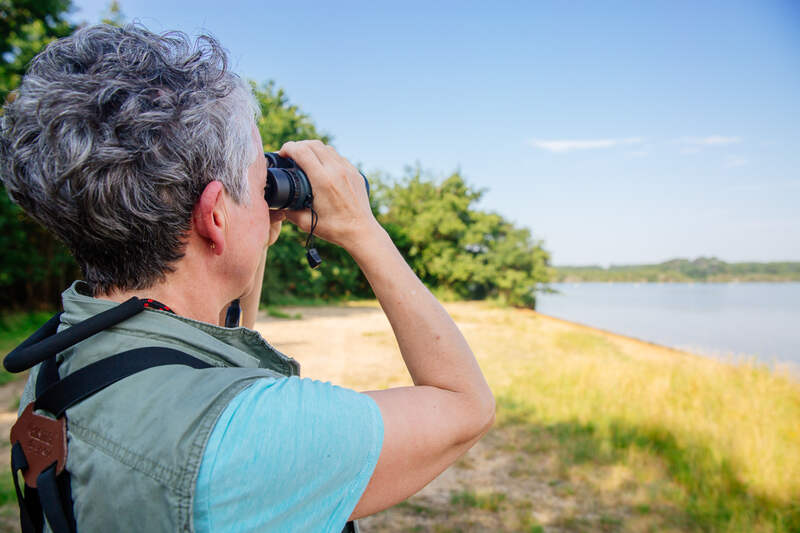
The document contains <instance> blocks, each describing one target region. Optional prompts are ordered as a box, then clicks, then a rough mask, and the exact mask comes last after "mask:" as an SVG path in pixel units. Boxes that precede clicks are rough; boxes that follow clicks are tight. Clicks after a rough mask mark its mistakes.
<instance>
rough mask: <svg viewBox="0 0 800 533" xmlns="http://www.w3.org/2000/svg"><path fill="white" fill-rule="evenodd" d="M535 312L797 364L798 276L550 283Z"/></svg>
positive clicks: (685, 345)
mask: <svg viewBox="0 0 800 533" xmlns="http://www.w3.org/2000/svg"><path fill="white" fill-rule="evenodd" d="M552 287H553V288H554V289H556V290H558V291H559V292H560V294H541V295H539V296H538V299H537V306H536V307H537V311H540V312H542V313H544V314H546V315H551V316H555V317H559V318H563V319H565V320H570V321H574V322H580V323H582V324H586V325H588V326H594V327H597V328H601V329H605V330H609V331H613V332H615V333H620V334H622V335H628V336H631V337H636V338H639V339H643V340H647V341H651V342H655V343H658V344H663V345H666V346H672V347H675V348H680V349H684V350H689V351H693V352H696V353H702V354H706V355H714V356H729V355H752V356H756V357H757V358H758V359H759V360H761V361H765V362H769V363H772V362H776V361H789V362H792V363H800V283H554V284H553V285H552Z"/></svg>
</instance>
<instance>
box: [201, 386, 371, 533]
mask: <svg viewBox="0 0 800 533" xmlns="http://www.w3.org/2000/svg"><path fill="white" fill-rule="evenodd" d="M382 442H383V421H382V418H381V414H380V410H379V409H378V407H377V404H376V403H375V402H374V401H373V400H372V399H371V398H370V397H369V396H367V395H365V394H362V393H359V392H357V391H354V390H350V389H346V388H344V387H339V386H336V385H332V384H331V383H328V382H322V381H316V380H312V379H308V378H302V379H301V378H298V377H286V378H277V379H270V380H258V381H256V382H254V383H253V384H251V385H250V386H249V387H248V388H247V389H245V390H243V391H241V392H240V393H239V394H238V395H237V396H236V397H235V398H234V399H233V400H232V401H231V402H230V403H229V405H228V407H227V408H226V409H225V411H224V412H223V413H222V415H221V416H220V418H219V419H218V420H217V423H216V426H215V428H214V430H213V432H212V434H211V436H210V438H209V441H208V445H207V447H206V451H205V454H204V456H203V460H202V463H201V467H200V473H199V476H198V480H197V495H198V497H197V501H196V503H195V513H196V515H195V516H196V519H197V520H198V521H199V522H200V523H205V524H208V525H209V526H210V527H209V529H208V530H214V529H215V528H214V526H215V525H219V524H223V523H227V522H228V521H229V520H241V519H242V517H244V516H246V517H247V521H252V523H257V524H258V525H259V527H261V526H264V528H265V529H269V530H281V531H292V530H329V527H327V526H325V524H328V525H329V522H330V521H331V520H333V523H335V524H338V523H339V522H341V524H339V525H338V529H341V526H342V525H344V522H345V521H346V520H347V517H348V516H349V515H350V513H351V512H352V510H353V508H354V507H355V505H356V503H357V502H358V499H359V498H360V496H361V494H362V493H363V491H364V489H365V487H366V485H367V482H368V481H369V479H370V476H371V475H372V472H373V470H374V469H375V465H376V464H377V461H378V457H379V455H380V451H381V446H382ZM243 480H246V482H243ZM254 499H258V500H259V501H263V502H265V505H264V507H255V508H253V506H251V505H250V506H249V509H245V508H244V507H247V506H242V508H240V506H239V505H235V504H233V503H232V502H252V501H254ZM237 513H238V514H237ZM298 520H299V521H303V524H300V522H297V521H298ZM305 521H308V523H306V522H305ZM312 524H313V525H312ZM267 526H269V527H267ZM201 530H204V529H202V528H199V529H198V531H201Z"/></svg>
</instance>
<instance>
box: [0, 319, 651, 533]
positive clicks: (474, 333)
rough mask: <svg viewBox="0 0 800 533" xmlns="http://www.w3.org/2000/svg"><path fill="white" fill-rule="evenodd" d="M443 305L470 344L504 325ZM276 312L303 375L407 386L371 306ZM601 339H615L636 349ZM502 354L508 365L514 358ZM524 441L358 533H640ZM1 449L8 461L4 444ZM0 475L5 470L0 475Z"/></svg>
mask: <svg viewBox="0 0 800 533" xmlns="http://www.w3.org/2000/svg"><path fill="white" fill-rule="evenodd" d="M446 307H447V309H448V311H449V312H450V313H451V315H452V316H453V317H454V319H455V320H456V321H457V323H458V324H459V327H461V329H462V331H463V332H464V334H465V335H466V336H467V337H468V338H470V337H472V338H473V339H481V338H482V337H483V335H484V333H485V332H486V331H487V327H489V325H490V324H492V322H491V321H492V320H495V321H496V322H497V321H500V322H502V323H503V324H505V323H506V321H507V320H508V319H507V318H506V315H503V312H501V311H494V310H492V309H491V308H487V307H486V306H477V305H476V304H470V303H456V304H448V305H447V306H446ZM282 311H284V312H286V313H288V314H290V315H293V314H300V315H302V318H300V319H281V318H272V317H268V316H267V315H266V314H265V313H262V315H261V316H260V318H259V320H258V321H257V324H256V329H257V330H258V331H260V332H261V334H262V335H263V336H264V337H265V338H266V339H267V340H268V341H269V342H270V343H272V344H273V345H274V346H275V347H276V348H278V349H279V350H281V351H283V352H284V353H286V354H287V355H291V356H292V357H294V358H295V359H297V360H298V361H299V362H300V363H301V365H302V376H303V377H309V378H313V379H318V380H322V381H330V382H332V383H334V384H336V385H341V386H345V387H349V388H354V389H356V390H369V389H380V388H385V387H390V386H398V385H410V384H411V379H410V377H409V376H408V373H407V371H406V369H405V366H404V364H403V362H402V358H401V356H400V353H399V350H398V348H397V344H396V342H395V340H394V336H393V334H392V331H391V327H390V325H389V322H388V320H387V319H386V317H385V316H384V314H383V312H382V310H381V309H380V307H378V306H377V304H368V303H367V304H351V305H349V306H346V307H312V308H308V307H305V308H283V309H282ZM534 315H535V316H536V317H541V319H542V320H544V321H548V322H547V323H548V324H549V327H551V328H554V329H559V330H560V329H564V330H567V329H570V328H572V329H574V328H576V327H577V328H582V327H581V326H575V325H574V324H568V323H562V322H561V321H556V320H554V319H550V318H548V317H542V316H541V315H536V314H534ZM537 320H538V318H537ZM497 323H499V322H497ZM495 325H497V324H495ZM585 329H587V330H588V329H591V328H585ZM592 331H594V332H596V333H597V332H598V331H597V330H592ZM600 333H602V334H603V336H605V337H607V338H608V339H610V340H611V341H612V342H615V343H617V342H618V343H630V342H632V343H638V341H635V340H632V339H627V338H625V337H620V336H616V335H613V334H609V333H605V332H600ZM470 342H471V343H472V342H473V340H472V339H470ZM509 342H513V339H510V340H509ZM476 344H480V342H477V343H476ZM523 355H524V354H520V355H519V356H520V357H522V356H523ZM509 357H510V358H511V359H510V360H512V359H513V357H515V356H514V355H513V354H511V355H509ZM479 361H481V357H480V354H479ZM481 364H482V365H483V363H481ZM23 384H24V380H23V381H17V382H14V383H11V384H8V385H6V386H4V387H0V431H3V432H4V433H3V434H4V435H7V434H8V430H9V428H10V426H11V424H12V423H13V420H14V418H15V416H16V409H15V407H14V405H15V402H16V400H17V399H18V397H19V394H20V393H21V391H22V387H23ZM2 440H3V441H5V439H2ZM531 442H532V441H531V438H530V435H525V434H522V433H521V432H520V430H519V428H514V427H509V428H495V429H493V430H492V431H491V432H490V433H489V434H488V435H487V436H486V437H485V438H484V439H483V440H482V441H481V442H479V443H478V444H477V445H476V446H475V447H474V448H473V449H472V450H470V452H468V453H467V455H465V456H464V457H463V458H461V459H460V460H459V461H457V462H456V464H454V465H453V466H452V467H451V468H449V469H448V470H447V471H445V472H444V473H443V474H442V475H440V476H439V477H438V478H437V479H436V480H434V481H433V482H432V483H430V484H429V485H428V486H427V487H425V488H424V489H423V490H422V491H421V492H420V493H418V494H417V495H415V496H414V497H412V498H410V499H409V500H408V501H406V502H404V503H402V504H400V505H398V506H395V507H394V508H392V509H389V510H387V511H384V512H383V513H379V514H377V515H375V516H372V517H369V518H367V519H364V520H362V521H360V524H361V528H362V531H363V532H364V533H369V532H383V531H398V532H399V531H434V532H456V531H464V532H468V531H469V532H471V531H476V532H477V531H524V532H527V533H537V532H539V533H541V532H544V531H547V532H548V533H550V532H553V533H555V532H562V531H595V530H602V531H617V530H620V528H619V524H621V523H622V522H623V521H624V522H625V523H626V525H627V527H625V528H624V530H635V531H644V530H648V529H649V528H651V527H652V526H653V525H654V524H652V523H651V524H646V523H642V524H637V523H636V521H637V520H638V519H639V518H638V517H635V516H630V512H629V511H628V510H626V509H629V508H630V506H626V505H620V504H619V502H618V501H614V500H613V499H609V498H608V497H606V496H602V495H600V494H599V493H597V492H596V491H595V489H593V488H592V487H593V486H597V484H593V483H587V482H586V480H570V479H569V476H565V473H564V472H563V470H559V468H560V466H559V460H558V457H557V446H556V445H555V444H553V445H552V446H551V445H548V443H547V441H546V439H545V440H542V438H540V439H539V440H538V441H536V444H535V447H531V446H532V445H531ZM0 453H5V454H6V457H7V456H8V445H7V444H5V442H4V443H3V445H2V449H0ZM7 468H8V467H7V466H6V467H5V469H4V470H7ZM595 474H596V476H597V477H598V479H599V478H604V479H605V478H610V479H613V480H615V481H614V482H617V483H625V482H626V476H628V475H629V473H626V472H613V471H610V470H609V471H605V470H603V471H598V472H596V473H595ZM0 475H7V473H6V472H0ZM605 482H606V481H604V483H605ZM14 507H15V506H14ZM15 513H16V509H12V506H11V505H6V506H4V507H3V508H2V513H0V531H13V530H14V529H6V528H7V527H9V526H8V525H7V524H9V523H14V520H15V518H14V517H13V516H12V515H13V514H15ZM539 524H543V526H542V525H539ZM631 526H632V527H631ZM655 526H656V527H655V529H663V528H659V527H658V524H655Z"/></svg>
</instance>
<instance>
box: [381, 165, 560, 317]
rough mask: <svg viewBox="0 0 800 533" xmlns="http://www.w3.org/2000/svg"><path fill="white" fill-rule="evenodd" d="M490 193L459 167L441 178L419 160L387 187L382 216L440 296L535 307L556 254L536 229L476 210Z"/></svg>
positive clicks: (426, 281)
mask: <svg viewBox="0 0 800 533" xmlns="http://www.w3.org/2000/svg"><path fill="white" fill-rule="evenodd" d="M482 195H483V191H481V190H476V189H473V188H471V187H470V186H469V185H467V183H466V182H465V181H464V179H463V177H462V176H461V175H460V174H459V173H458V172H455V173H453V174H451V175H450V176H449V177H448V178H447V179H445V180H444V181H442V182H441V183H437V182H436V181H434V180H432V179H430V178H426V177H424V176H423V175H422V172H421V170H420V168H419V167H417V168H416V169H409V173H408V175H407V176H406V177H405V178H404V179H403V180H401V181H400V182H397V183H395V184H393V185H391V186H388V187H386V186H384V187H383V190H382V191H381V192H380V196H381V201H382V203H383V205H385V206H386V208H385V209H386V210H385V212H384V213H382V214H381V215H380V217H379V220H380V222H381V223H382V224H383V225H384V227H386V228H387V229H391V231H392V233H393V236H394V238H395V240H396V243H397V244H398V248H400V250H401V252H403V254H404V255H405V257H406V259H407V261H408V263H409V265H410V266H411V268H412V269H414V271H415V272H416V273H417V275H419V276H420V278H421V279H422V280H423V281H424V282H425V283H426V285H428V286H429V287H431V288H432V289H433V290H435V291H438V292H439V294H440V295H442V296H450V297H455V298H466V299H485V298H493V299H496V300H498V301H501V302H503V303H506V304H510V305H515V306H521V307H530V308H533V307H534V306H535V304H536V290H537V289H538V288H540V287H541V286H542V285H543V284H545V283H547V282H548V281H549V277H550V274H549V269H548V263H549V260H550V257H549V254H548V253H547V252H546V251H545V250H544V249H543V248H542V246H541V242H538V241H534V240H533V239H532V238H531V234H530V231H529V230H528V229H525V228H516V227H515V226H514V225H513V224H511V223H510V222H508V221H507V220H505V219H504V218H503V217H502V216H500V215H498V214H496V213H488V212H484V211H480V210H478V209H476V208H475V207H474V204H475V203H476V202H477V201H479V200H480V199H481V197H482Z"/></svg>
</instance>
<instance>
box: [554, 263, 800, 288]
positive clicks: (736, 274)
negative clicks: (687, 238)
mask: <svg viewBox="0 0 800 533" xmlns="http://www.w3.org/2000/svg"><path fill="white" fill-rule="evenodd" d="M556 272H557V274H556V279H557V281H567V282H574V281H613V282H671V281H675V282H681V281H682V282H689V281H702V282H730V281H800V263H796V262H795V263H790V262H776V263H726V262H725V261H721V260H719V259H717V258H716V257H710V258H707V257H698V258H697V259H695V260H693V261H691V260H689V259H672V260H670V261H665V262H663V263H659V264H657V265H612V266H610V267H608V268H603V267H600V266H562V267H556Z"/></svg>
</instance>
